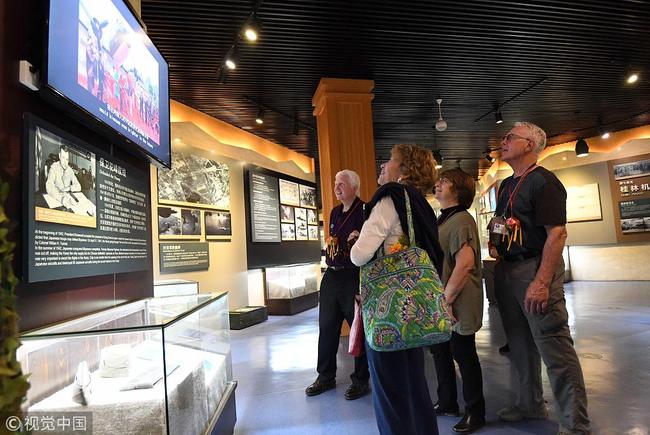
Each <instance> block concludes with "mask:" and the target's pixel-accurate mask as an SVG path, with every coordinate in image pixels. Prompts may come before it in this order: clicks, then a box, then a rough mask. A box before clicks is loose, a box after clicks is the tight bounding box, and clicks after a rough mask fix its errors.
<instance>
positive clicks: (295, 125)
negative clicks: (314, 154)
mask: <svg viewBox="0 0 650 435" xmlns="http://www.w3.org/2000/svg"><path fill="white" fill-rule="evenodd" d="M293 134H294V136H298V135H299V134H300V123H299V122H298V117H297V116H296V118H295V119H294V120H293Z"/></svg>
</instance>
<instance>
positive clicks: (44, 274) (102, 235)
mask: <svg viewBox="0 0 650 435" xmlns="http://www.w3.org/2000/svg"><path fill="white" fill-rule="evenodd" d="M25 122H26V124H25V126H26V129H25V133H26V138H25V139H26V141H25V143H26V145H27V153H25V155H26V164H25V172H26V173H27V174H28V177H27V180H28V186H27V187H26V189H25V205H26V208H27V209H26V214H25V215H26V216H27V231H25V237H26V240H25V246H27V250H26V252H27V256H26V266H27V267H26V272H27V277H28V281H29V282H39V281H50V280H57V279H66V278H78V277H84V276H94V275H106V274H111V273H124V272H134V271H139V270H148V269H150V268H151V244H150V240H151V234H150V224H149V223H150V221H151V219H150V211H149V204H150V194H149V182H148V177H147V174H146V173H145V172H144V171H142V170H141V169H138V168H136V167H134V166H132V165H130V164H128V163H126V162H124V161H121V160H119V159H117V158H115V157H114V156H112V155H109V154H108V153H105V152H103V151H101V150H99V149H97V148H95V147H93V146H91V145H89V144H86V143H84V142H82V141H81V140H79V139H77V138H76V137H74V136H72V135H69V134H67V133H66V132H64V131H62V130H60V129H58V128H56V127H54V126H52V125H50V124H48V123H46V122H44V121H42V120H40V119H38V118H36V117H34V116H32V115H29V114H27V115H26V116H25Z"/></svg>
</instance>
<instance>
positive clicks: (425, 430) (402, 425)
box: [366, 342, 438, 435]
mask: <svg viewBox="0 0 650 435" xmlns="http://www.w3.org/2000/svg"><path fill="white" fill-rule="evenodd" d="M366 353H367V355H368V364H369V366H370V378H371V381H372V404H373V406H374V408H375V418H376V419H377V427H378V428H379V433H380V434H381V435H438V422H437V420H436V413H435V411H434V409H433V403H432V402H431V397H430V396H429V388H428V386H427V380H426V378H425V375H424V352H423V351H422V348H416V349H408V350H401V351H397V352H377V351H374V350H372V349H371V348H370V346H368V343H367V342H366Z"/></svg>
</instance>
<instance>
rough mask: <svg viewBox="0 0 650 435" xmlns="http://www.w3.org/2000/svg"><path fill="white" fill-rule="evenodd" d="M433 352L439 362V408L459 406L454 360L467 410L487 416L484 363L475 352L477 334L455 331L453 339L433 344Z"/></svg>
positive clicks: (452, 335)
mask: <svg viewBox="0 0 650 435" xmlns="http://www.w3.org/2000/svg"><path fill="white" fill-rule="evenodd" d="M431 353H432V354H433V360H434V361H435V363H436V375H437V376H438V403H439V404H440V408H442V409H447V410H457V409H458V398H457V394H456V368H455V367H454V360H456V362H457V363H458V368H459V369H460V376H461V378H462V380H463V399H464V400H465V413H466V414H471V415H475V416H477V417H485V398H484V397H483V375H482V373H481V363H480V362H479V360H478V355H477V354H476V342H475V334H471V335H460V334H457V333H456V332H452V333H451V340H450V341H446V342H444V343H440V344H436V345H434V346H431Z"/></svg>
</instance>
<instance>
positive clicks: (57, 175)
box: [32, 126, 97, 228]
mask: <svg viewBox="0 0 650 435" xmlns="http://www.w3.org/2000/svg"><path fill="white" fill-rule="evenodd" d="M34 138H35V146H34V167H33V169H32V170H33V171H34V173H35V180H36V182H35V183H34V190H35V192H34V206H35V216H34V219H35V220H36V221H41V222H51V223H55V224H62V225H73V226H78V227H86V228H97V209H96V204H97V192H96V188H95V185H96V178H97V174H96V172H95V170H96V169H95V167H96V165H95V162H96V156H95V153H93V152H91V151H87V150H85V149H83V148H81V147H79V146H77V145H75V144H74V143H72V142H71V141H68V140H66V139H65V138H62V137H59V136H57V135H56V134H54V133H52V132H50V131H48V130H46V129H45V128H41V127H40V126H37V127H36V128H35V135H34Z"/></svg>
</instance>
